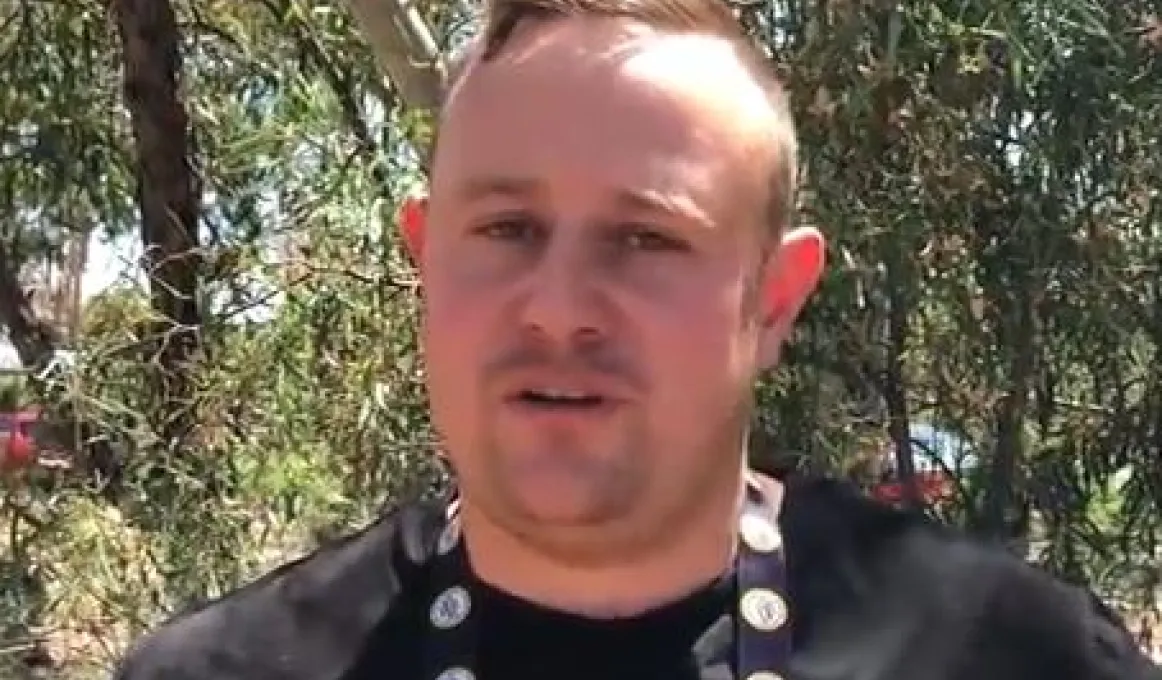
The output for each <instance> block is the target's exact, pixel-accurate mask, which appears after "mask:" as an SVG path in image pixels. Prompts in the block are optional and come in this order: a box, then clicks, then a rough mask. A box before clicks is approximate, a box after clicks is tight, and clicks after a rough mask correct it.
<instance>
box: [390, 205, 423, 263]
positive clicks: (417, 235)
mask: <svg viewBox="0 0 1162 680" xmlns="http://www.w3.org/2000/svg"><path fill="white" fill-rule="evenodd" d="M427 218H428V199H427V197H426V196H409V197H408V198H405V199H404V201H403V203H402V204H401V205H400V207H399V214H398V216H397V221H398V223H399V230H400V235H401V236H402V237H403V245H404V248H405V249H406V250H407V253H408V256H409V257H411V259H412V263H413V264H415V265H416V266H417V267H419V266H420V262H422V261H423V254H424V245H425V236H426V235H427Z"/></svg>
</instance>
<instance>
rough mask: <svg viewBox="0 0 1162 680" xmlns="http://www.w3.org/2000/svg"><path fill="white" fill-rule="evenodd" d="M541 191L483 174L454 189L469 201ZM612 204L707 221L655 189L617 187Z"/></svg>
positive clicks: (535, 185)
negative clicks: (642, 189)
mask: <svg viewBox="0 0 1162 680" xmlns="http://www.w3.org/2000/svg"><path fill="white" fill-rule="evenodd" d="M544 192H545V187H544V184H543V183H542V182H540V181H538V180H535V179H531V178H522V177H503V176H485V177H473V178H470V179H468V180H466V181H464V182H463V183H462V184H461V185H460V187H458V190H457V192H456V193H457V194H458V197H459V198H460V200H462V201H464V202H466V203H472V202H476V201H481V200H485V199H488V198H492V197H502V198H521V199H530V198H536V197H537V196H538V195H541V194H544ZM614 205H615V206H616V207H618V208H620V209H623V210H629V211H633V212H641V213H652V214H660V215H676V216H678V217H681V218H685V219H690V220H695V221H698V222H707V221H708V220H707V217H706V215H705V214H704V213H703V212H702V211H701V210H699V209H698V208H697V207H696V206H694V205H692V204H690V203H689V202H688V201H684V200H676V199H673V198H667V197H666V196H664V195H663V194H662V193H661V192H656V191H640V190H632V189H624V188H623V189H618V190H616V192H615V195H614Z"/></svg>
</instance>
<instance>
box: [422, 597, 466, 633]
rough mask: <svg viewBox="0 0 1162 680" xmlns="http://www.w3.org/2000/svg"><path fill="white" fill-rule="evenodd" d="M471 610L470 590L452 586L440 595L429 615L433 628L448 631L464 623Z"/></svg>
mask: <svg viewBox="0 0 1162 680" xmlns="http://www.w3.org/2000/svg"><path fill="white" fill-rule="evenodd" d="M471 610H472V597H471V596H470V595H468V590H467V589H465V588H464V587H463V586H452V587H451V588H449V589H447V590H445V591H444V592H442V593H440V596H439V597H437V598H436V601H435V602H433V603H432V609H431V611H430V612H429V615H430V617H431V619H432V625H433V626H435V627H436V628H440V629H442V630H447V629H448V628H455V627H456V626H459V625H460V624H461V623H464V619H466V618H468V612H470V611H471Z"/></svg>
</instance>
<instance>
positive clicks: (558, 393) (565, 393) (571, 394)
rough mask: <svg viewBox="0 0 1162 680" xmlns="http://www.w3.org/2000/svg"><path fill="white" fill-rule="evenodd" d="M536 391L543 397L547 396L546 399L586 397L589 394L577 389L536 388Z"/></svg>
mask: <svg viewBox="0 0 1162 680" xmlns="http://www.w3.org/2000/svg"><path fill="white" fill-rule="evenodd" d="M535 392H536V393H537V394H539V395H541V396H542V397H545V398H546V399H585V398H586V397H588V396H589V395H588V394H586V393H584V392H579V391H577V390H564V389H562V390H558V389H552V388H550V389H547V390H535Z"/></svg>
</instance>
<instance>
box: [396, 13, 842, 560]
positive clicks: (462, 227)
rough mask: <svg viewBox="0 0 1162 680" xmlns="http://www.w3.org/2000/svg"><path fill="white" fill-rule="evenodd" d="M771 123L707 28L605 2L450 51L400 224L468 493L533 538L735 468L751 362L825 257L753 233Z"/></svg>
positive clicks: (574, 534) (804, 239)
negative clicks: (412, 202) (414, 197)
mask: <svg viewBox="0 0 1162 680" xmlns="http://www.w3.org/2000/svg"><path fill="white" fill-rule="evenodd" d="M771 124H772V121H771V109H770V107H769V106H768V103H767V101H766V99H765V96H764V95H763V93H762V91H761V89H760V87H759V85H757V84H756V83H755V82H754V81H753V79H752V78H751V77H750V76H749V75H748V74H747V73H746V71H745V69H744V68H743V67H742V65H741V64H740V63H739V62H738V60H737V59H736V58H735V56H734V53H733V51H732V50H731V49H730V48H729V46H728V45H727V44H726V43H725V42H723V41H719V40H716V39H712V38H706V37H688V36H687V37H683V36H674V35H669V36H667V35H661V34H657V33H654V32H652V31H650V30H648V29H644V28H642V27H640V26H637V25H635V24H632V23H629V22H624V21H621V20H588V19H585V20H582V19H570V20H565V21H560V22H557V23H551V24H546V25H542V26H536V27H530V28H529V29H528V30H523V31H521V32H519V33H518V34H517V36H515V39H514V41H513V42H512V43H511V44H510V45H508V46H506V48H505V52H504V53H503V54H502V55H501V56H500V57H498V58H497V59H496V60H495V61H491V62H487V63H483V64H480V65H477V66H474V67H470V70H469V71H468V73H467V74H466V77H465V79H464V81H462V85H461V86H460V87H459V88H458V89H457V90H456V91H455V92H454V93H453V96H452V98H451V100H450V102H449V105H448V109H447V110H446V115H445V118H444V120H443V123H442V127H441V131H440V145H439V149H438V151H437V155H436V158H435V164H434V172H433V176H432V185H431V195H430V199H429V203H428V209H427V213H426V219H425V222H426V223H425V225H424V227H423V229H424V232H423V235H422V248H420V247H419V242H420V239H416V238H413V239H412V246H413V249H418V250H419V252H417V253H415V254H416V255H417V257H418V260H419V262H420V268H421V274H422V280H423V286H424V289H425V303H426V315H425V319H424V347H425V353H426V364H427V369H428V384H429V389H430V393H431V401H432V409H433V417H434V420H435V424H436V426H437V428H438V429H439V431H440V433H441V434H442V436H443V437H444V442H445V447H446V450H447V451H448V455H449V456H450V458H451V460H452V464H453V465H454V467H455V468H456V471H457V475H458V478H459V482H460V486H461V491H462V493H463V495H464V498H465V502H470V503H473V504H474V505H475V506H476V507H478V508H479V509H480V511H481V512H483V513H485V514H487V516H489V517H490V519H491V520H492V521H494V522H496V523H500V524H502V525H504V526H507V527H508V528H509V529H512V530H514V531H517V532H521V533H523V534H525V535H528V536H530V537H531V536H533V535H534V534H543V535H545V536H547V535H549V534H551V535H552V536H553V537H554V540H558V541H560V542H567V541H570V540H574V539H576V540H581V539H582V538H583V537H585V536H595V535H597V534H598V532H600V533H602V534H605V535H608V534H610V533H611V532H612V533H614V534H618V533H620V535H621V536H622V537H623V538H625V539H627V540H630V539H633V540H643V541H648V540H650V539H651V536H650V534H651V532H653V533H656V532H658V531H659V529H661V528H662V527H664V526H665V524H666V522H672V521H674V520H675V519H677V518H679V517H680V516H681V515H682V513H684V512H696V511H697V510H698V509H699V508H700V507H701V504H702V503H703V500H702V499H703V498H706V497H708V496H709V495H712V494H713V493H714V492H715V490H716V489H718V490H722V489H724V488H731V487H732V485H736V484H737V480H738V476H739V465H740V455H741V449H742V444H743V443H742V434H743V431H744V424H745V422H746V421H747V420H748V419H749V413H748V405H749V395H750V390H751V388H752V383H753V380H754V378H755V375H756V372H757V371H758V370H759V369H760V368H761V367H762V365H763V364H764V363H766V364H769V363H772V362H773V361H774V359H775V357H776V356H777V347H778V345H779V344H780V342H781V341H782V339H783V336H785V334H786V333H787V330H788V329H789V326H790V322H791V320H792V319H793V317H794V316H795V315H796V314H797V312H798V309H799V307H800V305H801V303H802V301H803V299H804V298H805V297H806V295H807V294H808V293H809V291H810V289H811V287H812V286H813V285H814V282H815V279H816V277H817V275H818V269H819V265H820V262H821V241H820V240H819V239H818V236H817V234H814V232H809V233H808V232H801V233H799V234H798V235H797V236H794V235H793V236H791V237H789V239H790V240H789V241H788V240H785V242H784V245H783V246H782V247H778V244H775V243H769V242H768V241H767V236H766V234H765V233H764V228H765V225H763V224H761V216H762V215H764V206H765V202H766V200H767V197H768V195H769V194H768V190H769V189H768V186H767V179H768V177H769V176H770V162H771V159H770V158H769V155H770V151H769V149H770V143H769V137H768V133H767V131H768V130H769V129H770V125H771ZM787 243H790V246H789V247H788V246H787V245H786V244H787ZM764 244H765V245H767V248H766V249H765V250H764V248H763V246H764ZM764 253H766V254H767V256H766V257H764Z"/></svg>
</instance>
